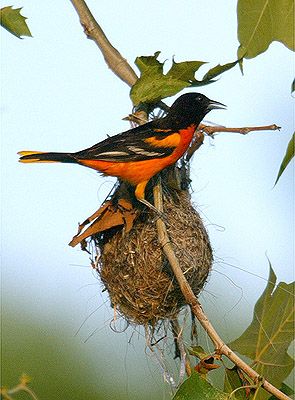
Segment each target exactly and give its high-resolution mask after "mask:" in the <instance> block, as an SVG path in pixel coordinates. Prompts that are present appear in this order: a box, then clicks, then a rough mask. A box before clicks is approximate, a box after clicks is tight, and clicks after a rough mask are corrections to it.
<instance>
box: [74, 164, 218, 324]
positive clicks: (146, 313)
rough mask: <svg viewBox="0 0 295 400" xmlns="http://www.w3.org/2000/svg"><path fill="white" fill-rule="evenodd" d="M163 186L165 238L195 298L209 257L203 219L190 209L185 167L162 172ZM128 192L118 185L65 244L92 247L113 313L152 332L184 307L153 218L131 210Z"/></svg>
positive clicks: (148, 192)
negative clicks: (167, 237) (95, 253)
mask: <svg viewBox="0 0 295 400" xmlns="http://www.w3.org/2000/svg"><path fill="white" fill-rule="evenodd" d="M162 182H163V184H162V186H163V204H164V219H165V224H166V227H167V232H168V236H169V238H170V242H171V243H172V245H173V248H174V252H175V255H176V257H177V258H178V260H179V263H180V266H181V268H182V271H183V273H184V275H185V277H186V279H187V281H188V283H189V284H190V286H191V288H192V290H193V292H194V294H195V295H196V296H197V295H198V294H199V293H200V291H201V289H202V288H203V286H204V284H205V282H206V279H207V277H208V274H209V272H210V269H211V266H212V261H213V257H212V249H211V246H210V242H209V238H208V235H207V232H206V229H205V227H204V224H203V222H202V219H201V217H200V215H199V214H198V212H197V211H196V210H195V209H194V208H193V206H192V204H191V196H190V194H189V191H188V186H189V182H190V181H189V179H188V171H187V168H186V166H185V165H183V166H182V167H181V168H176V167H175V166H174V167H173V168H170V169H167V170H166V171H165V173H163V172H162ZM154 184H155V180H153V181H152V182H151V183H150V185H149V186H148V188H147V190H146V195H147V199H148V201H150V202H152V201H153V194H152V187H153V185H154ZM133 193H134V189H133V188H130V187H129V186H128V185H126V184H125V183H121V184H120V186H119V187H118V188H117V190H116V191H115V193H114V194H113V196H112V197H111V199H110V200H108V201H106V202H105V203H104V205H103V206H102V207H100V209H99V210H98V211H97V212H96V213H94V214H93V215H92V216H91V217H89V218H88V219H87V220H86V221H84V223H83V224H81V225H80V227H79V231H78V234H77V235H76V236H75V237H74V238H73V240H72V241H71V243H70V245H72V246H75V245H76V244H78V243H81V246H82V248H84V249H85V248H87V247H89V244H92V245H93V244H94V245H95V247H96V250H97V252H98V258H97V263H96V265H97V270H98V272H99V274H100V278H101V281H102V283H103V284H104V286H105V289H106V290H107V291H108V294H109V297H110V301H111V305H112V307H113V308H114V310H115V312H116V313H119V314H120V315H121V316H123V317H124V318H125V319H126V320H127V322H129V323H134V324H139V325H149V326H152V327H154V326H156V324H157V323H158V322H159V321H161V320H173V319H175V318H176V317H177V315H178V313H179V311H180V309H181V308H182V307H183V306H184V305H185V304H186V302H185V299H184V297H183V295H182V292H181V290H180V287H179V285H178V282H177V281H176V279H175V277H174V274H173V271H172V269H171V266H170V264H169V262H168V260H167V258H166V256H165V254H164V252H163V250H162V248H161V245H160V244H159V238H158V232H157V226H156V222H155V220H156V218H158V217H157V216H156V215H155V213H154V212H153V211H150V210H149V209H147V207H145V206H142V208H141V209H140V208H135V207H134V204H135V200H134V195H133ZM93 221H94V222H93ZM90 222H92V224H91V225H90V226H88V228H87V229H86V230H84V232H82V230H83V229H84V228H85V226H87V225H89V224H90ZM81 232H82V233H81ZM89 237H90V240H89ZM86 238H88V241H86Z"/></svg>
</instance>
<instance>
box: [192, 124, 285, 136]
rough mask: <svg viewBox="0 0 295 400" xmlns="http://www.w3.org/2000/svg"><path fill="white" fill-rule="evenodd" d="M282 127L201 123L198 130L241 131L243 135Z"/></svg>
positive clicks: (211, 133)
mask: <svg viewBox="0 0 295 400" xmlns="http://www.w3.org/2000/svg"><path fill="white" fill-rule="evenodd" d="M280 129H281V127H280V126H277V125H276V124H272V125H265V126H245V127H243V128H226V127H225V126H209V125H204V124H200V125H199V127H198V131H202V132H204V133H207V135H213V134H214V133H217V132H233V133H240V134H241V135H247V134H248V133H249V132H253V131H276V130H280Z"/></svg>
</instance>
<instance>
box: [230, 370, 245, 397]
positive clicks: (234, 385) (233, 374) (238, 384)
mask: <svg viewBox="0 0 295 400" xmlns="http://www.w3.org/2000/svg"><path fill="white" fill-rule="evenodd" d="M238 388H240V389H239V390H237V391H235V393H234V394H233V395H232V397H231V399H233V400H234V399H236V400H247V396H246V391H245V389H244V388H243V383H242V381H241V379H240V377H239V374H238V372H237V369H236V367H234V368H232V369H229V368H226V369H225V378H224V391H225V392H227V393H232V392H233V391H234V390H236V389H238Z"/></svg>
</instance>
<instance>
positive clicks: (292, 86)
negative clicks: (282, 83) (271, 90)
mask: <svg viewBox="0 0 295 400" xmlns="http://www.w3.org/2000/svg"><path fill="white" fill-rule="evenodd" d="M294 91H295V78H294V79H293V82H292V84H291V93H293V92H294Z"/></svg>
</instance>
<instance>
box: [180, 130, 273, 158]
mask: <svg viewBox="0 0 295 400" xmlns="http://www.w3.org/2000/svg"><path fill="white" fill-rule="evenodd" d="M280 129H281V127H280V126H277V125H276V124H272V125H264V126H245V127H242V128H241V127H240V128H226V127H225V126H211V125H205V124H200V125H199V126H198V129H197V130H196V132H195V135H194V141H193V142H192V144H191V146H190V147H189V149H188V151H187V153H186V156H185V159H186V161H189V160H190V159H191V158H192V156H193V155H194V154H195V152H196V151H197V150H198V149H199V147H200V146H201V145H202V144H203V141H204V133H206V134H207V135H209V136H213V135H214V134H215V133H221V132H224V133H225V132H231V133H240V134H241V135H247V134H248V133H250V132H254V131H276V130H280Z"/></svg>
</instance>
